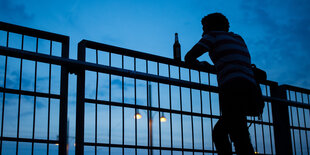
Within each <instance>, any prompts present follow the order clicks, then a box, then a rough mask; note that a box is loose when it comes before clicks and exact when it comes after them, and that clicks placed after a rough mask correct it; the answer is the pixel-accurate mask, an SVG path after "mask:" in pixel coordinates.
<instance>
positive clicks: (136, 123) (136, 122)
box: [133, 58, 138, 155]
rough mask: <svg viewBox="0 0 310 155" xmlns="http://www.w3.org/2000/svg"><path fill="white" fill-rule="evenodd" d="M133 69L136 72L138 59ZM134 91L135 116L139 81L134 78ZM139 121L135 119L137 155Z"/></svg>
mask: <svg viewBox="0 0 310 155" xmlns="http://www.w3.org/2000/svg"><path fill="white" fill-rule="evenodd" d="M133 66H134V67H133V69H134V71H135V72H136V58H134V65H133ZM134 91H135V114H137V112H138V111H137V108H136V105H137V79H136V78H134ZM137 130H138V121H137V118H136V119H135V155H137V145H138V131H137Z"/></svg>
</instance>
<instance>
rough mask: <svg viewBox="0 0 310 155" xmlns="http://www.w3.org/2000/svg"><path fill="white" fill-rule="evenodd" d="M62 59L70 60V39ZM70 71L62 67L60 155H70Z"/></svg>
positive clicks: (65, 42)
mask: <svg viewBox="0 0 310 155" xmlns="http://www.w3.org/2000/svg"><path fill="white" fill-rule="evenodd" d="M61 54H62V55H61V57H62V58H66V59H68V58H69V37H68V38H67V39H66V40H65V41H64V42H62V50H61ZM68 74H69V72H68V69H67V68H66V67H65V66H61V81H60V82H61V84H60V87H61V89H60V96H61V99H60V110H59V111H60V114H59V115H60V116H59V150H58V153H59V154H60V155H67V154H68V132H67V131H68V124H67V123H68Z"/></svg>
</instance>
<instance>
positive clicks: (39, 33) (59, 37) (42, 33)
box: [0, 21, 69, 43]
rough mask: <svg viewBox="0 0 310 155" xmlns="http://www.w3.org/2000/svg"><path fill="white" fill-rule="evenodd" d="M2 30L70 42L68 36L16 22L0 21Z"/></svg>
mask: <svg viewBox="0 0 310 155" xmlns="http://www.w3.org/2000/svg"><path fill="white" fill-rule="evenodd" d="M0 30H4V31H8V32H14V33H18V34H23V35H27V36H32V37H38V38H42V39H47V40H52V41H57V42H61V43H69V37H68V36H64V35H60V34H55V33H50V32H46V31H40V30H37V29H32V28H28V27H23V26H18V25H14V24H9V23H4V22H1V21H0Z"/></svg>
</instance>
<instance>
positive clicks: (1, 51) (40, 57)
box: [0, 46, 219, 92]
mask: <svg viewBox="0 0 310 155" xmlns="http://www.w3.org/2000/svg"><path fill="white" fill-rule="evenodd" d="M0 55H7V56H11V57H16V58H23V59H28V60H34V61H40V62H46V63H51V64H56V65H62V66H65V67H68V70H69V72H71V73H78V72H81V71H85V70H89V71H96V72H102V73H108V74H114V75H119V76H126V77H131V78H136V79H141V80H147V81H153V82H160V83H164V84H171V85H176V86H181V87H188V88H193V89H200V90H204V91H211V92H218V91H219V90H218V88H217V87H215V86H210V85H205V84H198V83H193V82H189V81H184V80H178V79H171V78H168V77H164V76H157V75H152V74H146V73H142V72H135V71H131V70H125V69H119V68H116V67H108V66H105V65H99V64H94V63H89V62H82V61H78V60H72V59H65V58H61V57H56V56H49V55H45V54H40V53H33V52H29V51H22V50H17V49H13V48H7V47H1V46H0Z"/></svg>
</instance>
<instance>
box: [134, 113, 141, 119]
mask: <svg viewBox="0 0 310 155" xmlns="http://www.w3.org/2000/svg"><path fill="white" fill-rule="evenodd" d="M134 118H135V119H141V118H142V115H141V114H140V113H139V112H137V113H136V114H135V116H134Z"/></svg>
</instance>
